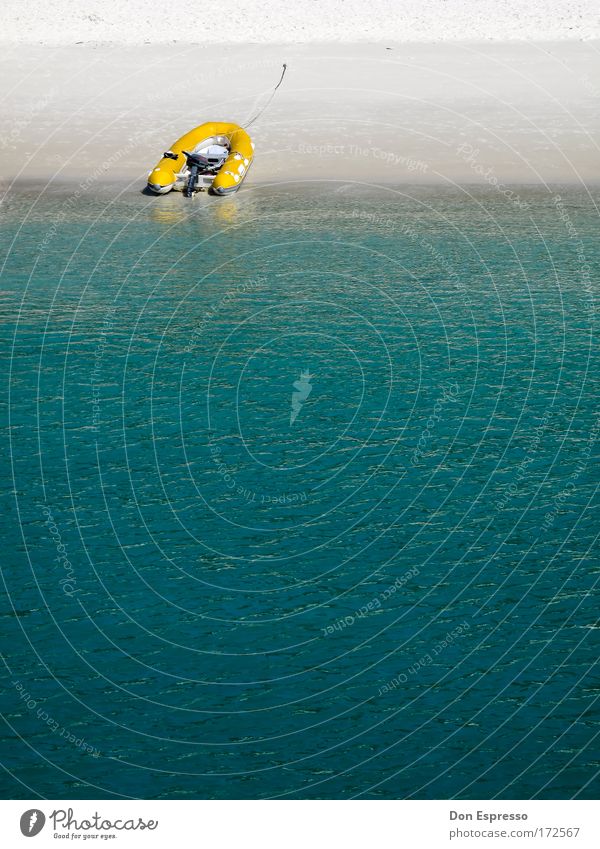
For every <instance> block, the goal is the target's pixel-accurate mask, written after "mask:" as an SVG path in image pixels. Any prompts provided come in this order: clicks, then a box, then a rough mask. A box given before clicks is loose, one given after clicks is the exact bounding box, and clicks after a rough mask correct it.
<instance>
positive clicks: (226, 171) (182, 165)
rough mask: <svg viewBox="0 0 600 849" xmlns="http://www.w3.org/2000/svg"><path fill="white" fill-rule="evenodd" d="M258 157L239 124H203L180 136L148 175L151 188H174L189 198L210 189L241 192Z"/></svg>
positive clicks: (222, 192) (159, 190) (161, 190)
mask: <svg viewBox="0 0 600 849" xmlns="http://www.w3.org/2000/svg"><path fill="white" fill-rule="evenodd" d="M253 156H254V144H253V143H252V141H251V139H250V136H249V135H248V133H247V132H246V131H245V130H243V129H242V127H239V126H238V125H237V124H229V123H227V122H225V121H213V122H209V123H207V124H201V125H200V126H199V127H196V128H195V129H194V130H190V132H189V133H186V134H185V136H182V137H181V138H180V139H178V140H177V141H176V142H175V144H174V145H172V146H171V148H170V149H169V150H167V151H166V152H165V153H164V154H163V157H162V159H161V160H160V162H158V163H157V165H156V167H155V168H154V169H153V170H152V171H150V173H149V174H148V188H149V189H150V190H151V191H153V192H155V193H156V194H158V195H164V194H166V193H167V192H170V191H171V190H172V189H175V190H176V191H182V192H184V194H185V195H186V196H187V197H191V196H192V195H193V194H194V192H196V191H201V190H202V189H205V188H207V189H208V190H209V191H210V192H211V193H213V194H216V195H229V194H232V193H233V192H237V190H238V189H239V187H240V186H241V185H242V183H243V181H244V178H245V176H246V174H247V173H248V169H249V168H250V165H251V164H252V158H253Z"/></svg>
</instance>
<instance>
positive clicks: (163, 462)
mask: <svg viewBox="0 0 600 849" xmlns="http://www.w3.org/2000/svg"><path fill="white" fill-rule="evenodd" d="M557 195H560V198H558V199H557ZM599 201H600V193H599V192H598V191H595V192H592V193H591V194H590V193H588V192H586V191H583V190H581V191H575V190H573V189H557V190H554V189H552V190H542V189H528V188H519V189H518V190H517V189H515V195H513V196H510V197H507V196H504V195H501V194H499V193H498V192H496V191H494V190H493V189H472V190H469V191H462V190H459V189H452V190H450V189H442V188H435V187H432V188H424V187H421V188H414V189H406V188H405V189H399V188H394V187H380V188H376V187H371V188H369V187H364V186H360V185H351V184H347V185H338V184H325V185H323V184H315V185H314V186H312V187H300V186H280V187H266V186H262V187H261V186H258V187H257V186H248V187H245V188H244V190H243V191H242V192H240V193H239V194H238V195H237V196H236V197H232V198H226V199H223V200H216V199H210V198H207V197H204V196H202V197H200V198H197V199H196V200H194V201H192V202H190V201H186V200H185V199H183V198H182V197H181V196H167V197H164V198H149V197H146V196H144V195H143V194H140V193H139V192H137V191H135V190H133V189H126V190H123V189H121V188H120V187H115V186H105V187H92V188H90V189H88V190H85V191H78V190H77V187H69V186H66V187H65V186H63V187H57V188H54V189H51V190H45V191H43V192H41V193H40V191H39V190H38V189H37V188H36V187H35V186H30V187H28V188H23V189H20V190H19V191H17V192H14V191H13V192H11V193H9V194H8V196H7V197H6V198H5V199H4V202H3V204H2V207H1V209H2V210H3V211H2V218H3V223H4V226H3V230H2V236H1V258H2V261H3V263H4V265H3V271H2V274H1V279H0V289H1V290H2V292H1V297H2V315H3V320H2V325H1V327H2V357H3V374H4V376H5V379H6V381H5V386H6V387H7V388H8V403H7V404H6V405H5V406H3V419H4V421H3V425H4V427H5V428H6V433H5V436H6V435H7V438H5V439H3V445H4V447H5V449H8V450H5V451H4V452H3V455H4V462H5V464H6V465H5V468H6V469H7V473H8V487H7V489H8V490H9V492H8V494H7V495H6V498H5V509H4V510H3V513H2V518H1V519H0V521H1V522H2V534H3V538H4V540H5V543H4V551H3V556H2V574H3V579H4V586H5V589H6V596H5V602H4V604H3V607H2V624H3V627H2V655H3V657H4V659H5V669H4V677H5V681H6V686H5V688H4V692H3V696H2V713H3V717H4V724H3V730H2V750H3V764H4V767H5V769H4V771H3V774H2V779H1V781H2V788H1V789H2V794H3V795H4V796H5V797H15V798H18V797H27V798H29V797H35V796H41V797H50V798H97V797H100V798H113V797H115V798H120V797H149V798H164V797H175V798H194V797H196V798H266V797H277V798H282V797H285V798H351V797H360V798H409V797H410V798H435V797H440V798H452V797H457V798H493V797H500V798H526V797H540V798H555V797H571V796H577V797H579V798H591V797H594V796H595V795H597V792H598V778H597V776H598V770H599V767H600V753H599V748H598V738H597V736H596V735H597V734H598V697H599V695H600V689H599V679H598V667H597V656H598V636H599V634H600V624H599V622H598V596H597V594H596V593H595V588H596V586H597V581H598V577H599V569H598V561H597V558H596V554H597V547H596V546H595V541H596V523H595V519H596V518H597V513H596V511H595V508H596V507H597V503H598V499H597V495H596V487H597V480H598V475H597V454H598V451H597V440H598V433H599V427H600V420H599V418H598V408H597V400H596V399H597V389H598V374H599V371H598V353H597V349H596V348H595V347H594V337H593V334H592V330H593V318H594V297H595V295H596V292H597V280H598V273H599V270H600V251H599V248H598V238H597V229H598V209H597V204H598V202H599Z"/></svg>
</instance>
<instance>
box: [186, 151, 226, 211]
mask: <svg viewBox="0 0 600 849" xmlns="http://www.w3.org/2000/svg"><path fill="white" fill-rule="evenodd" d="M183 153H184V155H185V157H186V160H187V166H188V168H189V169H190V175H189V177H188V181H187V184H186V187H185V189H184V192H183V194H184V195H185V197H186V198H191V197H192V195H193V194H194V192H195V191H196V186H197V184H198V176H199V175H200V174H216V173H217V171H218V170H219V169H220V168H221V166H222V165H223V163H224V162H225V160H226V159H227V157H228V156H229V150H228V149H227V148H226V147H224V146H223V145H220V144H213V145H211V146H210V147H208V148H205V150H204V152H203V153H190V152H189V151H187V150H184V151H183Z"/></svg>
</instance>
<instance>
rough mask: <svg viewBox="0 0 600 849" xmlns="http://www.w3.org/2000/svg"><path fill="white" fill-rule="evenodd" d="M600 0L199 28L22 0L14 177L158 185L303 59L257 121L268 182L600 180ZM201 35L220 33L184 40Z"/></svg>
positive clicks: (8, 81) (355, 9)
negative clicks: (198, 137) (209, 128)
mask: <svg viewBox="0 0 600 849" xmlns="http://www.w3.org/2000/svg"><path fill="white" fill-rule="evenodd" d="M594 5H595V4H592V3H590V2H588V0H584V2H574V3H566V4H565V3H556V2H553V0H545V2H544V1H543V0H540V2H538V3H534V4H525V3H523V2H521V0H519V2H514V0H513V2H504V3H502V2H500V3H498V2H495V3H490V2H488V0H484V2H479V3H474V2H473V0H471V2H464V3H458V2H454V3H442V2H441V0H435V2H425V3H421V4H417V3H413V2H403V3H400V4H393V3H390V2H388V0H375V2H374V3H371V4H370V5H369V6H368V7H366V6H365V5H364V4H362V3H360V4H359V3H357V2H354V0H351V2H348V3H339V2H333V3H329V4H325V5H324V6H322V5H319V4H317V3H310V2H303V3H301V4H295V5H294V8H293V9H292V10H291V11H288V10H286V11H285V14H283V13H281V10H280V7H278V6H276V5H273V4H269V3H267V2H266V0H260V2H259V0H255V2H250V3H246V4H242V6H241V7H238V11H237V12H235V13H232V15H231V16H229V17H228V21H229V23H230V29H228V30H227V33H226V32H225V31H224V30H223V28H222V22H219V21H217V22H216V23H215V24H214V25H211V26H210V27H208V28H203V29H201V30H200V29H197V30H193V31H192V30H190V29H189V25H188V23H186V21H187V18H186V16H185V15H181V16H175V15H173V16H169V18H168V21H166V23H165V20H166V19H165V16H164V15H162V18H161V14H162V13H161V10H162V9H163V6H160V5H159V4H147V3H144V4H142V3H138V2H134V3H128V4H117V3H115V2H113V0H96V2H92V3H90V4H86V5H85V12H84V11H82V6H81V5H79V4H77V3H75V2H68V0H60V2H58V3H56V4H53V5H52V6H51V7H50V6H49V5H47V4H42V3H39V2H38V0H35V2H34V3H32V4H30V5H29V6H28V8H27V10H26V11H23V8H21V7H19V6H18V4H16V3H15V2H13V0H9V2H8V3H5V4H4V5H3V10H2V21H1V23H2V33H3V39H4V41H5V42H6V44H5V47H4V50H3V53H2V60H1V61H2V72H3V80H4V94H3V95H2V102H3V116H4V121H3V129H2V132H1V134H0V162H1V166H0V178H2V180H3V182H4V183H6V182H7V181H12V180H13V179H14V178H18V179H19V180H23V179H40V178H41V179H45V180H54V181H61V180H70V179H81V178H82V177H85V176H89V175H90V174H91V173H92V174H95V175H96V178H100V177H102V179H107V180H111V179H116V180H122V179H127V180H131V181H135V180H141V181H143V180H144V178H145V176H146V174H147V172H148V170H149V169H150V168H151V167H152V166H153V165H154V163H155V161H156V160H157V159H158V158H159V156H160V154H161V153H162V151H163V150H165V149H166V148H167V147H168V146H169V145H170V144H171V143H172V142H173V141H174V140H175V139H176V138H178V137H179V136H180V135H182V134H183V133H184V132H186V131H187V130H188V129H190V128H191V127H193V126H195V125H197V124H200V123H202V122H204V121H207V120H220V119H224V120H231V121H235V122H238V123H242V124H243V123H245V122H246V121H247V120H248V119H249V118H250V117H251V116H252V115H254V113H255V112H256V111H257V109H258V108H259V107H260V105H261V104H262V103H264V102H265V101H266V100H267V99H268V96H269V91H270V89H271V88H272V86H273V85H274V83H275V82H276V81H277V79H278V78H279V74H280V72H281V65H282V63H283V62H287V63H288V73H287V76H286V79H285V81H284V84H283V85H282V87H281V88H280V90H279V91H278V92H277V95H276V97H275V99H274V101H273V103H272V104H271V106H270V107H269V109H268V110H267V112H266V113H265V114H264V115H263V116H262V117H261V118H260V119H259V120H258V121H257V122H256V123H255V124H254V125H253V127H252V128H251V134H252V137H253V139H254V141H255V143H256V151H257V156H256V159H255V163H254V166H253V171H252V176H251V179H252V181H254V182H256V181H258V182H265V181H271V180H273V181H282V180H298V179H300V180H304V179H324V180H328V179H334V180H361V181H373V182H389V183H406V182H409V183H415V182H417V183H418V182H428V183H445V182H449V183H452V182H453V181H455V182H470V183H477V182H486V181H488V182H489V181H490V180H497V181H500V182H503V183H504V182H505V183H513V182H525V183H533V184H543V183H545V182H575V183H577V182H581V181H584V182H590V181H596V180H597V177H598V170H599V169H598V162H599V161H600V155H599V154H600V151H599V147H598V140H599V137H600V133H599V131H600V112H599V110H598V101H599V95H600V82H599V81H600V41H597V40H590V39H592V38H593V37H594V36H596V37H597V36H598V34H599V33H598V27H597V23H598V13H597V9H594ZM190 8H191V9H192V10H193V9H198V10H199V12H200V11H201V9H202V6H201V5H200V4H192V5H191V6H189V5H188V6H186V9H190ZM240 9H241V10H243V11H244V13H245V16H244V17H243V21H242V17H241V12H240V11H239V10H240ZM143 10H145V11H143ZM342 10H343V12H344V14H343V15H342ZM450 10H452V13H451V14H450ZM468 13H470V14H468ZM157 16H158V17H157ZM236 16H237V17H236ZM158 18H161V19H162V20H163V25H162V26H157V19H158ZM300 18H302V19H303V20H304V22H305V23H304V25H303V27H304V29H302V30H299V29H298V26H299V25H298V23H297V22H298V20H300ZM317 19H319V20H321V23H322V25H321V26H320V27H317V26H316V22H317ZM236 21H237V23H236ZM232 22H233V23H235V26H234V27H233V29H231V24H232ZM190 33H192V34H193V36H194V37H200V36H201V37H202V38H203V39H204V40H205V41H206V42H210V43H205V44H203V45H200V44H197V43H196V44H186V43H183V41H182V42H180V43H174V42H178V40H179V39H184V38H185V36H186V34H187V35H188V37H190ZM467 33H468V34H469V36H470V38H471V40H468V41H454V40H453V39H454V38H456V37H465V35H466V34H467ZM492 34H493V38H492ZM535 34H537V35H538V37H539V38H551V37H556V38H560V40H557V41H539V40H536V41H535V42H533V41H527V40H526V39H527V38H531V37H532V36H533V35H535ZM225 36H227V37H228V39H229V42H230V43H223V44H217V43H214V42H217V41H219V40H223V39H224V38H225ZM386 36H387V37H386ZM427 36H428V37H429V40H430V41H435V42H436V43H426V42H425V41H424V39H425V38H426V37H427ZM335 38H337V40H339V41H344V42H351V43H334V40H335ZM474 38H480V39H484V38H485V41H476V40H472V39H474ZM392 39H396V40H392ZM407 39H412V41H407ZM503 39H504V40H503ZM506 39H520V40H509V41H506ZM582 39H585V40H582ZM144 40H151V41H153V42H154V43H148V44H144V43H142V42H143V41H144ZM299 40H300V41H301V40H304V41H313V40H316V41H317V42H320V43H294V42H297V41H299ZM419 40H420V41H421V42H422V43H418V42H419ZM75 41H80V42H83V43H79V44H76V43H75ZM259 41H262V42H264V43H255V42H259ZM366 41H369V42H370V43H366ZM38 42H42V43H38ZM101 42H102V43H101ZM108 42H110V43H108ZM163 42H169V43H163ZM232 42H237V43H232ZM242 42H243V43H242ZM250 42H252V43H250Z"/></svg>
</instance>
